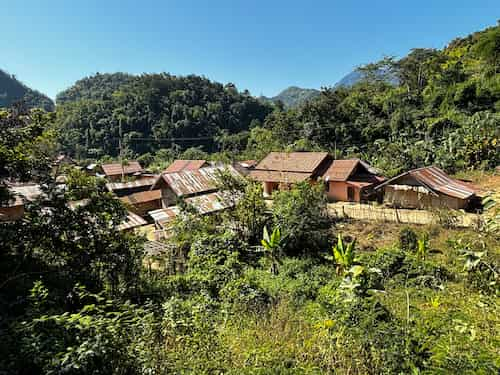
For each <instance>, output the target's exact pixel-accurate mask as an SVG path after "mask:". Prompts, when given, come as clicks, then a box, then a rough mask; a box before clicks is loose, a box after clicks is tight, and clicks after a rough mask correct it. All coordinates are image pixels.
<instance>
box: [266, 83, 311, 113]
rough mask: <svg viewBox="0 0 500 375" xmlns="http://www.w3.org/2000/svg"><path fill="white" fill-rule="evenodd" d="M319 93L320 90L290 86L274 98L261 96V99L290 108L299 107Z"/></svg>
mask: <svg viewBox="0 0 500 375" xmlns="http://www.w3.org/2000/svg"><path fill="white" fill-rule="evenodd" d="M319 94H320V92H319V90H315V89H303V88H301V87H297V86H290V87H288V88H287V89H285V90H283V91H282V92H280V93H279V94H278V95H276V96H273V97H272V98H267V97H265V96H261V97H260V98H259V99H260V100H263V101H265V102H268V103H274V104H278V105H283V106H284V107H285V108H290V107H298V106H300V105H302V104H304V103H306V102H307V101H309V100H311V99H314V98H316V97H318V96H319Z"/></svg>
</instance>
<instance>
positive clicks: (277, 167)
mask: <svg viewBox="0 0 500 375" xmlns="http://www.w3.org/2000/svg"><path fill="white" fill-rule="evenodd" d="M326 158H328V153H327V152H271V153H269V154H268V155H267V156H266V157H265V158H264V159H263V160H262V161H261V162H260V163H259V164H258V165H257V166H256V167H255V169H256V170H267V171H286V172H301V173H310V174H312V173H313V172H314V171H315V170H316V169H317V168H318V167H319V166H320V164H321V163H322V162H323V161H324V160H325V159H326Z"/></svg>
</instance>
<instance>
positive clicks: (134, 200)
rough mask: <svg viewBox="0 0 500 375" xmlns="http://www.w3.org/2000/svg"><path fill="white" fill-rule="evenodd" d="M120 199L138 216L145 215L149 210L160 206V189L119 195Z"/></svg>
mask: <svg viewBox="0 0 500 375" xmlns="http://www.w3.org/2000/svg"><path fill="white" fill-rule="evenodd" d="M120 200H121V201H122V202H123V203H125V204H126V205H128V206H130V207H131V210H132V211H134V212H135V213H136V214H138V215H139V216H147V214H148V212H149V211H153V210H156V209H159V208H161V191H160V190H148V191H141V192H138V193H133V194H130V195H126V196H124V197H121V198H120Z"/></svg>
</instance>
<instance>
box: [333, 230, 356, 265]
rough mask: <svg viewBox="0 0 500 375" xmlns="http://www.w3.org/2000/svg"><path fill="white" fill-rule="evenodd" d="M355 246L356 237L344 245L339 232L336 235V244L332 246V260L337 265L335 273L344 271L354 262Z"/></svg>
mask: <svg viewBox="0 0 500 375" xmlns="http://www.w3.org/2000/svg"><path fill="white" fill-rule="evenodd" d="M355 246H356V239H354V240H353V241H352V242H350V243H349V244H347V246H345V245H344V241H343V240H342V236H341V235H340V234H339V235H338V238H337V244H336V245H335V246H334V247H333V248H332V251H333V260H334V261H335V264H336V265H337V275H341V274H344V273H346V271H347V270H349V269H350V268H351V266H352V265H353V264H354V249H355Z"/></svg>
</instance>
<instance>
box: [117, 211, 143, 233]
mask: <svg viewBox="0 0 500 375" xmlns="http://www.w3.org/2000/svg"><path fill="white" fill-rule="evenodd" d="M146 224H147V221H146V220H144V219H143V218H142V217H140V216H139V215H137V214H134V213H133V212H130V211H127V218H126V219H125V220H124V221H122V223H121V224H120V225H118V230H127V229H132V228H136V227H140V226H143V225H146Z"/></svg>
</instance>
